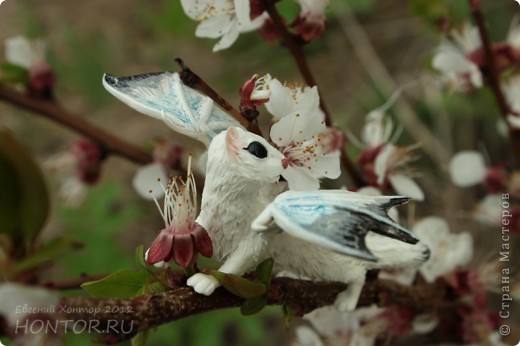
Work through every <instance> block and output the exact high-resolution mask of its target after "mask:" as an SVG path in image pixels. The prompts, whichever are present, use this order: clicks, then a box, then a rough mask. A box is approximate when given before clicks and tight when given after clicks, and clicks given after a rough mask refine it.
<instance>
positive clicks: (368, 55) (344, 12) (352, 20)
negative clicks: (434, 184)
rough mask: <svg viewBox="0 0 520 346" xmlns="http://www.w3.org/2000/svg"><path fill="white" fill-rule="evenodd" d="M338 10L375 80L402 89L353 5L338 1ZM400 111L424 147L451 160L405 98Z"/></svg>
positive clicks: (387, 88) (390, 89) (384, 87)
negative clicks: (375, 46) (352, 9)
mask: <svg viewBox="0 0 520 346" xmlns="http://www.w3.org/2000/svg"><path fill="white" fill-rule="evenodd" d="M335 6H336V9H337V10H338V19H339V20H338V23H339V25H340V26H341V28H342V29H343V32H344V33H345V36H346V37H347V39H348V41H349V42H350V45H351V46H352V47H353V48H354V50H353V52H354V53H355V54H356V56H357V58H358V60H359V62H360V63H361V65H362V66H363V68H364V69H365V72H366V73H367V74H368V76H369V77H370V78H371V79H372V80H373V82H374V83H375V84H376V85H377V86H378V87H379V88H380V89H381V91H382V93H383V94H386V95H391V94H393V93H394V92H395V90H397V89H398V86H397V83H396V82H395V81H394V79H393V78H392V76H391V75H390V73H389V72H388V70H387V68H386V66H385V65H384V63H383V62H382V61H381V59H380V58H379V56H378V54H377V52H376V51H375V49H374V47H373V46H372V44H371V42H370V38H369V37H368V35H367V34H366V32H365V30H364V29H363V27H362V26H361V24H360V23H359V21H358V20H357V18H356V16H355V15H354V14H353V13H352V11H351V9H350V7H349V6H348V4H347V3H346V2H345V1H338V2H337V3H336V4H335ZM395 108H396V115H397V117H398V119H399V120H400V121H401V123H402V125H403V126H405V127H406V128H407V129H408V132H409V133H410V135H411V136H412V137H413V138H414V139H415V140H416V141H417V142H418V143H422V144H423V149H424V151H425V152H427V153H428V155H429V156H430V157H432V158H433V159H435V160H436V161H437V163H438V164H439V165H440V166H442V165H445V164H446V162H448V161H449V159H450V157H449V155H448V154H447V152H446V150H445V148H444V146H443V145H442V143H441V142H440V141H439V140H438V139H437V138H436V137H435V136H434V135H433V134H432V133H431V131H430V130H429V129H428V128H427V127H426V126H425V125H424V124H423V123H422V122H421V121H420V120H419V119H418V118H417V115H416V114H415V112H414V110H413V108H412V107H411V106H410V105H408V104H407V103H406V102H405V101H404V100H403V99H402V98H400V99H399V100H397V101H396V103H395Z"/></svg>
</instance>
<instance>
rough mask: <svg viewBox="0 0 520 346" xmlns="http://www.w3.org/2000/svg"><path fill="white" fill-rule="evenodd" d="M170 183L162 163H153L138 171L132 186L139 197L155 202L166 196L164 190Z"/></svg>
mask: <svg viewBox="0 0 520 346" xmlns="http://www.w3.org/2000/svg"><path fill="white" fill-rule="evenodd" d="M167 183H168V176H167V175H166V172H165V170H164V167H163V166H162V165H161V164H160V163H151V164H148V165H146V166H143V167H141V168H139V169H138V170H137V173H136V174H135V176H134V178H133V180H132V185H133V187H134V189H135V191H136V192H137V193H138V194H139V196H141V197H143V198H145V199H148V200H153V199H154V198H156V199H158V198H161V197H162V196H164V190H163V188H161V185H162V186H163V187H166V184H167Z"/></svg>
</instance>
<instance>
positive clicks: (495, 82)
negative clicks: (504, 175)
mask: <svg viewBox="0 0 520 346" xmlns="http://www.w3.org/2000/svg"><path fill="white" fill-rule="evenodd" d="M469 5H470V8H471V14H472V15H473V18H474V19H475V23H476V24H477V27H478V32H479V35H480V40H481V41H482V46H483V48H484V55H485V57H486V60H485V61H486V64H485V72H486V76H487V82H488V84H489V86H490V88H491V90H492V91H493V95H494V97H495V101H496V103H497V106H498V109H499V110H500V115H501V116H502V118H503V119H504V121H505V122H506V124H508V128H509V137H510V140H511V146H512V149H513V154H514V155H515V158H516V163H517V164H520V130H518V129H515V128H513V127H512V126H511V124H510V123H509V121H508V120H507V117H508V115H509V114H510V113H511V108H510V107H509V104H508V103H507V100H506V97H505V95H504V92H503V91H502V88H501V87H500V72H499V70H498V68H497V64H496V60H495V55H494V54H493V43H492V42H491V39H490V37H489V32H488V30H487V27H486V23H485V20H484V16H483V14H482V11H481V9H480V2H479V0H469Z"/></svg>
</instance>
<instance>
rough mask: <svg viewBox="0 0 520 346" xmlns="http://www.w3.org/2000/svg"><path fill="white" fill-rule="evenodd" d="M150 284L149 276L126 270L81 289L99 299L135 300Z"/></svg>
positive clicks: (85, 285)
mask: <svg viewBox="0 0 520 346" xmlns="http://www.w3.org/2000/svg"><path fill="white" fill-rule="evenodd" d="M147 284H148V275H147V274H146V273H143V272H138V271H135V270H130V269H125V270H121V271H118V272H115V273H113V274H110V275H108V276H107V277H104V278H103V279H101V280H98V281H91V282H86V283H84V284H83V285H81V287H82V288H83V289H84V290H85V291H87V292H88V293H90V294H91V295H92V296H94V297H97V298H127V299H128V298H133V297H135V296H137V295H139V293H140V292H141V290H142V289H143V286H145V285H147Z"/></svg>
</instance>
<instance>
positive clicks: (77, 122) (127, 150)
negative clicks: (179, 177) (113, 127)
mask: <svg viewBox="0 0 520 346" xmlns="http://www.w3.org/2000/svg"><path fill="white" fill-rule="evenodd" d="M0 100H3V101H5V102H7V103H10V104H13V105H16V106H18V107H20V108H23V109H25V110H28V111H31V112H33V113H35V114H37V115H41V116H43V117H45V118H48V119H50V120H53V121H54V122H56V123H58V124H60V125H62V126H65V127H67V128H69V129H71V130H73V131H75V132H77V133H78V134H81V135H82V136H85V137H87V138H90V139H91V140H93V141H95V142H96V143H98V144H99V145H100V146H101V147H102V148H103V149H104V150H105V151H106V152H107V153H110V154H115V155H118V156H121V157H124V158H127V159H129V160H130V161H133V162H135V163H139V164H147V163H150V162H152V161H153V158H152V155H151V154H150V153H148V152H146V151H145V150H143V149H141V148H139V147H136V146H134V145H133V144H131V143H129V142H126V141H124V140H122V139H120V138H118V137H115V136H114V135H112V134H111V133H109V132H107V131H105V130H103V129H101V128H99V127H97V126H95V125H93V124H91V123H89V122H88V121H85V120H84V119H83V118H81V117H79V116H76V115H73V114H71V113H69V112H68V111H66V110H65V109H63V108H61V106H60V105H58V104H57V103H56V102H53V101H46V100H42V99H38V98H33V97H30V96H27V95H25V94H23V93H21V92H18V91H15V90H13V89H10V88H8V87H6V86H4V85H0Z"/></svg>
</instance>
